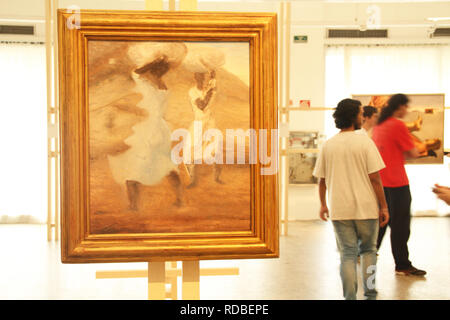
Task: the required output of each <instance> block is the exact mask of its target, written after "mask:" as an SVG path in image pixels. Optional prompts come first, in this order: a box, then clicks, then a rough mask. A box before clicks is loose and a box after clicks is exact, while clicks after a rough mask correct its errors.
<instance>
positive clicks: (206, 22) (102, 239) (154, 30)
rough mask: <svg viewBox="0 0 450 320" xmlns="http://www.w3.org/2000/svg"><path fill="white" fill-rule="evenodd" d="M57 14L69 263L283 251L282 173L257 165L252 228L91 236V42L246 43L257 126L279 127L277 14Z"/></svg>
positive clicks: (65, 239)
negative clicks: (77, 19)
mask: <svg viewBox="0 0 450 320" xmlns="http://www.w3.org/2000/svg"><path fill="white" fill-rule="evenodd" d="M71 15H72V13H70V12H67V11H66V10H64V9H60V10H59V11H58V33H59V35H58V37H59V76H60V101H61V106H60V112H61V116H60V134H61V164H62V166H61V216H62V217H61V232H62V243H61V251H62V254H61V256H62V262H64V263H86V262H131V261H134V262H138V261H165V260H172V261H176V260H201V259H235V258H274V257H278V254H279V243H278V242H279V230H278V221H279V219H278V186H277V183H278V181H277V175H276V174H274V175H260V174H259V172H260V169H261V165H260V164H255V165H251V208H250V211H251V217H252V218H251V221H252V223H251V231H248V232H247V231H246V232H204V233H203V232H202V233H169V234H168V233H165V234H163V233H158V234H113V235H98V234H97V235H94V234H90V233H89V224H88V223H87V222H88V217H89V205H88V203H89V198H88V195H89V179H88V177H89V161H88V159H89V148H88V141H89V140H88V137H89V132H88V128H89V125H88V101H87V99H88V95H87V68H88V64H87V42H88V41H89V40H90V39H103V40H115V39H120V40H177V41H247V42H249V44H250V75H251V76H250V78H251V79H250V84H251V85H250V105H251V107H250V108H251V110H250V111H251V112H250V114H251V122H252V123H251V125H252V128H254V129H256V130H258V129H268V130H270V129H276V128H277V123H278V122H277V22H276V14H266V13H216V12H204V13H188V12H177V13H167V12H146V11H98V10H82V11H81V25H80V28H78V29H76V28H71V29H69V28H68V27H67V22H68V20H69V19H71Z"/></svg>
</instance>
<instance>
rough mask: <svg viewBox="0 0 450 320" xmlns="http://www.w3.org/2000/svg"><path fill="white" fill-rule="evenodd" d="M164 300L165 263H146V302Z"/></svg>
mask: <svg viewBox="0 0 450 320" xmlns="http://www.w3.org/2000/svg"><path fill="white" fill-rule="evenodd" d="M165 299H166V263H165V262H149V263H148V300H165Z"/></svg>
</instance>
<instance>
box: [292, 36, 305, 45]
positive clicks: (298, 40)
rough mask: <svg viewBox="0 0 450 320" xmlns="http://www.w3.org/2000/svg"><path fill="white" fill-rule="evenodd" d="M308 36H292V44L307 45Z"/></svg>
mask: <svg viewBox="0 0 450 320" xmlns="http://www.w3.org/2000/svg"><path fill="white" fill-rule="evenodd" d="M307 42H308V36H294V43H307Z"/></svg>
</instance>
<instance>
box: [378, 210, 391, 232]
mask: <svg viewBox="0 0 450 320" xmlns="http://www.w3.org/2000/svg"><path fill="white" fill-rule="evenodd" d="M379 217H380V227H381V228H383V227H384V226H386V225H387V223H388V222H389V210H388V209H387V208H381V209H380V213H379Z"/></svg>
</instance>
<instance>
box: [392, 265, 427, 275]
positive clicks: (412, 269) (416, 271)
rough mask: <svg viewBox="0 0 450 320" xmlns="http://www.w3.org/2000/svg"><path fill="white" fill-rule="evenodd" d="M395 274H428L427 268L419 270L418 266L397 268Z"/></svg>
mask: <svg viewBox="0 0 450 320" xmlns="http://www.w3.org/2000/svg"><path fill="white" fill-rule="evenodd" d="M395 274H398V275H399V276H417V277H423V276H424V275H426V274H427V272H426V271H425V270H419V269H417V268H416V267H413V266H411V267H409V268H408V269H404V270H397V269H395Z"/></svg>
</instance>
